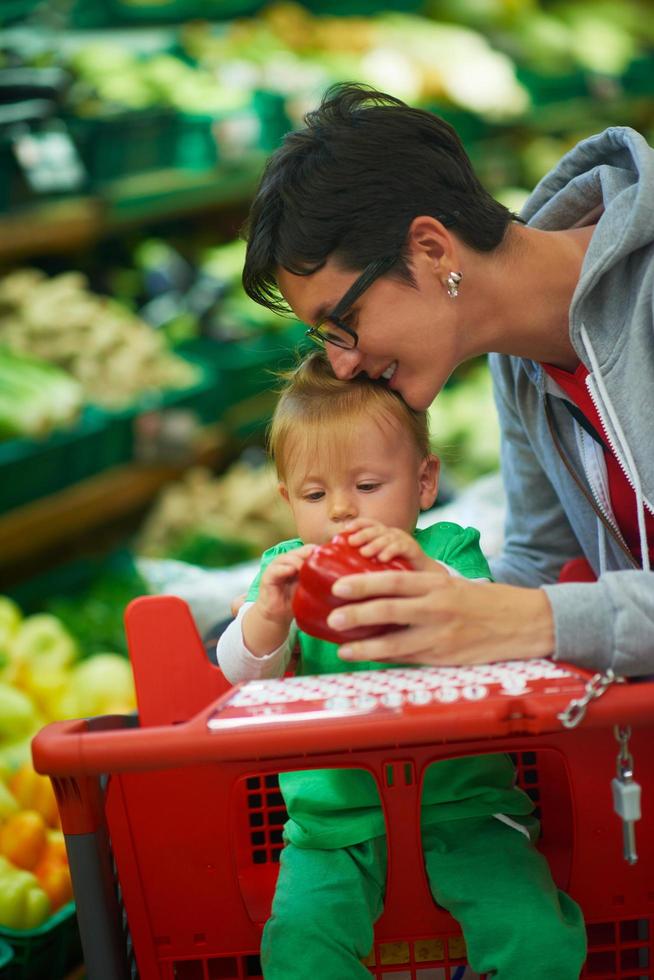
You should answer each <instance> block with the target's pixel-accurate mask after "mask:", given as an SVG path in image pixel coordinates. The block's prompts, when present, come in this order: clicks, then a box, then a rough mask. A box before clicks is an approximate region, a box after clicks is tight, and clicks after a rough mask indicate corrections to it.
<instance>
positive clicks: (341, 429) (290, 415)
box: [268, 350, 430, 480]
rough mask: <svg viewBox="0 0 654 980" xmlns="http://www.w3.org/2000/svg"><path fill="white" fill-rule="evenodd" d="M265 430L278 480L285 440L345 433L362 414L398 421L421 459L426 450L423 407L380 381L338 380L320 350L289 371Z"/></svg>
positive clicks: (282, 468) (363, 377)
mask: <svg viewBox="0 0 654 980" xmlns="http://www.w3.org/2000/svg"><path fill="white" fill-rule="evenodd" d="M280 377H281V378H282V380H283V381H284V382H285V385H284V387H283V388H282V389H281V391H280V396H279V400H278V402H277V407H276V408H275V411H274V414H273V417H272V421H271V423H270V427H269V429H268V449H269V451H270V454H271V456H272V458H273V460H274V463H275V466H276V467H277V473H278V475H279V477H280V479H282V480H283V479H285V478H286V472H287V464H288V462H289V460H288V450H289V443H290V442H291V440H292V439H294V438H296V437H297V436H298V433H299V431H300V430H304V434H305V435H306V436H310V435H313V437H314V441H315V440H316V439H317V438H322V435H323V433H324V432H325V431H329V430H330V429H331V430H332V431H334V430H335V429H337V430H338V433H339V435H340V434H342V435H343V436H344V437H346V436H347V435H348V434H349V433H351V432H352V430H353V429H354V428H355V427H356V424H357V421H358V420H359V419H361V418H362V417H364V416H367V417H368V418H371V419H373V420H374V421H376V422H378V423H379V424H380V426H381V425H383V424H384V423H386V424H390V425H395V426H399V427H401V428H402V429H404V430H405V431H406V432H407V435H408V436H409V438H410V439H411V440H412V441H413V443H414V445H415V449H416V453H417V454H418V457H419V458H420V459H424V458H425V457H427V456H428V455H429V453H430V445H429V425H428V420H427V413H426V412H416V411H414V410H413V409H412V408H409V406H408V405H407V404H406V402H405V401H404V400H403V399H402V397H401V396H400V395H399V394H397V393H396V392H394V391H393V390H392V389H391V388H389V387H388V385H387V384H386V383H385V382H383V381H376V380H373V379H372V378H369V377H368V376H367V375H365V374H359V375H357V376H356V377H354V378H351V379H350V380H348V381H342V380H341V379H340V378H337V377H336V375H335V374H334V372H333V370H332V367H331V364H330V363H329V360H328V359H327V356H326V355H325V353H324V352H323V351H321V350H316V351H314V352H312V353H311V354H309V355H308V357H306V358H305V359H304V360H303V361H301V363H300V364H299V365H298V366H297V367H295V368H293V369H291V370H290V371H287V372H284V373H282V374H280Z"/></svg>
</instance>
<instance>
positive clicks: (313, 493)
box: [304, 490, 325, 500]
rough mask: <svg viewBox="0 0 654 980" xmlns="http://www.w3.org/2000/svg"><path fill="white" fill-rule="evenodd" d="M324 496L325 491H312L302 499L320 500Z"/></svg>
mask: <svg viewBox="0 0 654 980" xmlns="http://www.w3.org/2000/svg"><path fill="white" fill-rule="evenodd" d="M324 496H325V491H324V490H312V491H311V493H305V495H304V499H305V500H322V498H323V497H324Z"/></svg>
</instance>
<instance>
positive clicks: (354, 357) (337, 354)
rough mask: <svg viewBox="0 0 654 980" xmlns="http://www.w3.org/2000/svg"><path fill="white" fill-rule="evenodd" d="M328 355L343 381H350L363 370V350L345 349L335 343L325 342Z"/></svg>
mask: <svg viewBox="0 0 654 980" xmlns="http://www.w3.org/2000/svg"><path fill="white" fill-rule="evenodd" d="M325 348H326V351H327V357H328V358H329V363H330V364H331V366H332V369H333V371H334V374H335V375H336V377H337V378H340V379H341V381H349V380H350V378H353V377H354V376H355V375H356V374H358V373H359V371H360V370H361V352H360V351H359V350H357V349H356V348H355V349H354V350H345V349H344V348H343V347H336V345H335V344H325Z"/></svg>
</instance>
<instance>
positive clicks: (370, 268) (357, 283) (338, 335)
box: [307, 211, 460, 350]
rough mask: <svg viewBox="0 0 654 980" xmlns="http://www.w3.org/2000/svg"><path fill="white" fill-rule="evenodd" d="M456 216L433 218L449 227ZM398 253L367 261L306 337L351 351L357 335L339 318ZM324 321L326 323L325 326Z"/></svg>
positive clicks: (455, 214) (446, 215)
mask: <svg viewBox="0 0 654 980" xmlns="http://www.w3.org/2000/svg"><path fill="white" fill-rule="evenodd" d="M459 217H460V212H459V211H453V212H452V213H451V214H437V215H436V218H438V220H439V221H440V222H441V224H443V225H445V227H446V228H450V227H451V226H452V225H454V224H456V221H457V218H459ZM398 256H399V253H398V254H397V255H393V256H389V255H387V256H386V257H385V258H383V259H375V260H374V261H373V262H369V263H368V265H367V266H366V267H365V269H364V270H363V272H362V273H361V275H360V276H359V277H358V279H355V280H354V282H353V283H352V285H351V286H350V288H349V289H348V291H347V292H346V293H345V295H344V296H343V298H342V299H340V300H339V301H338V303H337V304H336V306H335V307H334V309H333V310H332V311H331V313H328V314H327V315H326V316H324V317H323V318H322V320H321V321H320V323H317V324H316V326H315V327H309V328H308V330H307V337H311V338H312V339H313V340H315V341H317V342H318V343H320V344H333V345H334V347H342V348H343V350H354V349H355V347H357V346H358V344H359V335H358V334H357V332H356V330H353V329H352V327H348V325H347V323H344V322H343V319H342V318H343V316H344V315H345V314H346V313H348V312H349V310H350V307H351V306H352V305H353V304H354V303H356V301H357V300H358V299H359V297H360V296H361V295H362V294H363V293H365V291H366V289H369V288H370V286H372V284H373V282H375V280H376V279H379V277H380V276H383V275H384V273H385V272H388V271H389V269H392V267H393V266H394V265H395V263H396V262H397V260H398ZM325 324H329V326H325ZM334 327H335V328H336V329H335V330H334V329H333V328H334ZM337 331H338V332H337Z"/></svg>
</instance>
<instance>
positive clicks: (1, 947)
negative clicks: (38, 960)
mask: <svg viewBox="0 0 654 980" xmlns="http://www.w3.org/2000/svg"><path fill="white" fill-rule="evenodd" d="M13 958H14V951H13V949H12V948H11V946H10V945H9V944H8V943H6V942H5V941H4V939H0V980H9V971H10V969H11V961H12V960H13Z"/></svg>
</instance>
